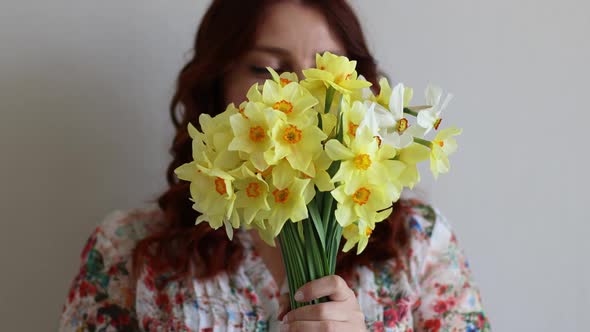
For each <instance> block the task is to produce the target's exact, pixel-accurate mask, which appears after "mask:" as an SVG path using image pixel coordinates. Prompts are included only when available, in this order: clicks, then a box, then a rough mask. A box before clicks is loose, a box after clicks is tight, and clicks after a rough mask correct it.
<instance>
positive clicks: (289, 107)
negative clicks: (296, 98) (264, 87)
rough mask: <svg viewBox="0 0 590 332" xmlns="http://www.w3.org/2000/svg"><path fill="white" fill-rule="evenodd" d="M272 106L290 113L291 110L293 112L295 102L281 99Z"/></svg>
mask: <svg viewBox="0 0 590 332" xmlns="http://www.w3.org/2000/svg"><path fill="white" fill-rule="evenodd" d="M272 108H274V109H275V110H277V111H281V112H283V113H285V114H289V113H291V112H293V104H291V103H290V102H288V101H286V100H284V99H283V100H281V101H277V102H276V103H275V104H274V105H273V106H272Z"/></svg>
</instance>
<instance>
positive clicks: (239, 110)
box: [238, 107, 248, 119]
mask: <svg viewBox="0 0 590 332" xmlns="http://www.w3.org/2000/svg"><path fill="white" fill-rule="evenodd" d="M244 111H245V109H244V108H243V107H241V108H240V109H238V113H240V114H242V116H243V117H244V119H247V118H248V116H247V115H246V114H245V113H244Z"/></svg>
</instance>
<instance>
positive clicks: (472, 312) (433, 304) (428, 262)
mask: <svg viewBox="0 0 590 332" xmlns="http://www.w3.org/2000/svg"><path fill="white" fill-rule="evenodd" d="M435 215H436V217H435V221H434V223H433V224H432V228H431V229H430V230H429V232H431V234H430V236H429V237H427V241H426V242H427V247H426V250H425V256H424V260H423V264H422V267H421V269H420V274H419V276H418V279H419V280H418V282H419V287H420V298H419V299H418V303H417V308H416V310H415V311H414V321H415V330H416V331H417V332H421V331H424V332H438V331H440V332H443V331H468V332H476V331H478V332H479V331H490V324H489V321H488V319H487V317H486V315H485V313H484V311H483V308H482V305H481V298H480V294H479V290H478V288H477V287H476V286H475V285H474V282H473V278H472V274H471V271H470V268H469V264H468V262H467V259H466V257H465V255H464V253H463V251H462V250H461V249H460V248H459V245H458V244H457V238H456V237H455V235H454V233H453V231H452V230H451V228H450V226H449V224H448V223H447V221H446V220H445V219H444V218H443V217H442V216H440V214H439V213H436V214H435Z"/></svg>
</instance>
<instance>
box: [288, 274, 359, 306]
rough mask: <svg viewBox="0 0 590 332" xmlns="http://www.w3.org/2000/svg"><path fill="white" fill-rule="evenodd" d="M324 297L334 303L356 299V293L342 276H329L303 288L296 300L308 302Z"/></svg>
mask: <svg viewBox="0 0 590 332" xmlns="http://www.w3.org/2000/svg"><path fill="white" fill-rule="evenodd" d="M323 296H328V297H329V298H330V300H332V301H346V300H348V299H350V298H354V293H353V291H352V290H351V289H350V288H349V287H348V285H347V284H346V281H344V279H342V278H341V277H340V276H338V275H329V276H326V277H323V278H319V279H316V280H313V281H310V282H308V283H307V284H305V285H303V286H301V288H299V290H297V292H296V293H295V300H296V301H298V302H308V301H311V300H314V299H317V298H320V297H323Z"/></svg>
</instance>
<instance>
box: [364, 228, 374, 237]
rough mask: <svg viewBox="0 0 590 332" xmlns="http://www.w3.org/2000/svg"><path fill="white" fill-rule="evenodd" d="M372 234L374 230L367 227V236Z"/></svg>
mask: <svg viewBox="0 0 590 332" xmlns="http://www.w3.org/2000/svg"><path fill="white" fill-rule="evenodd" d="M371 233H373V230H372V229H370V228H369V227H367V229H366V230H365V236H370V235H371Z"/></svg>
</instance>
